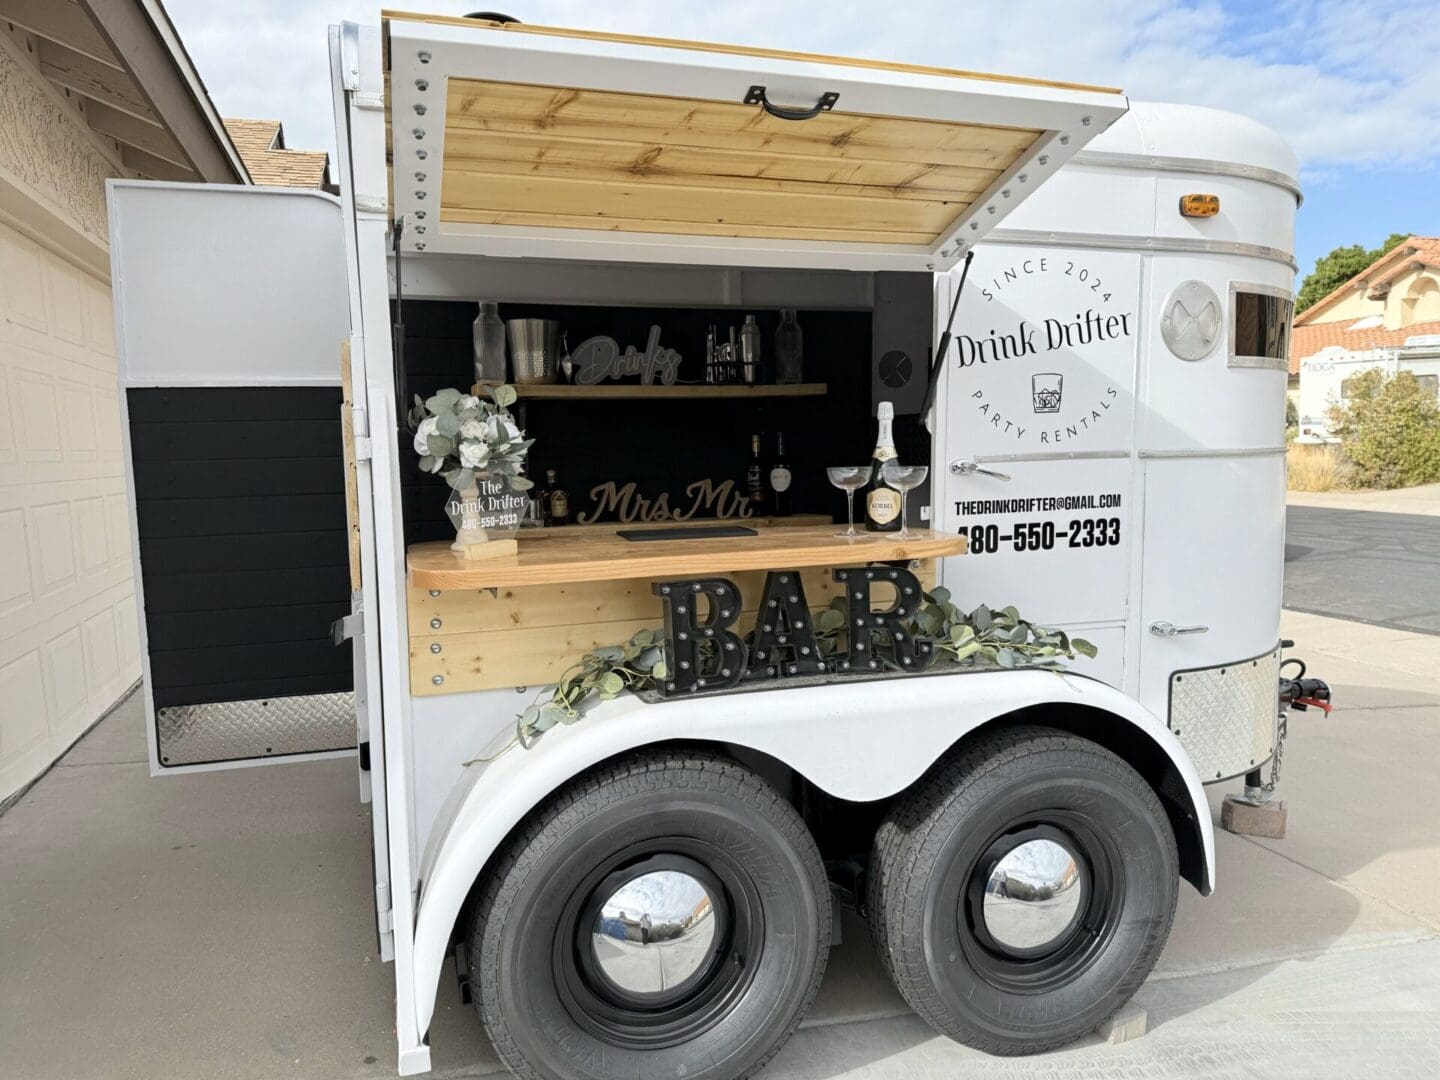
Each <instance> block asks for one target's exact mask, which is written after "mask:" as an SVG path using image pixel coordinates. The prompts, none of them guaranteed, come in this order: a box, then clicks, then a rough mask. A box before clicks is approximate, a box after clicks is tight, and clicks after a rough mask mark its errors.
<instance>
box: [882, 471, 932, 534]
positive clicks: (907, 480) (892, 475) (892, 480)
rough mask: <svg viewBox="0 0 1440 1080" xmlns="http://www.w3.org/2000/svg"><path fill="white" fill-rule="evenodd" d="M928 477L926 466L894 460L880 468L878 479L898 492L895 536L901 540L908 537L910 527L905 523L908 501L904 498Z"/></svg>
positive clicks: (928, 472)
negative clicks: (898, 515) (897, 523)
mask: <svg viewBox="0 0 1440 1080" xmlns="http://www.w3.org/2000/svg"><path fill="white" fill-rule="evenodd" d="M929 475H930V466H928V465H901V464H900V462H898V461H896V460H895V459H894V458H891V459H890V460H889V461H887V462H885V464H884V465H882V466H880V479H882V480H884V481H885V483H887V484H889V485H890V486H891V487H893V488H894V489H895V490H896V491H898V492H900V532H899V533H897V534H896V535H897V536H898V537H899V539H901V540H906V539H908V538H909V536H910V525H909V523H908V521H907V517H908V507H909V505H910V500H909V499H908V498H906V496H907V495H909V494H910V492H911V491H913V490H914V489H915V488H917V487H919V486H920V485H921V484H923V483H924V482H925V478H926V477H927V476H929Z"/></svg>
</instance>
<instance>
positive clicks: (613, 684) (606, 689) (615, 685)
mask: <svg viewBox="0 0 1440 1080" xmlns="http://www.w3.org/2000/svg"><path fill="white" fill-rule="evenodd" d="M624 689H625V680H624V679H622V678H621V677H620V676H619V675H617V674H616V673H615V672H613V671H607V672H606V673H605V674H604V675H602V676H600V692H601V693H602V694H618V693H620V691H621V690H624Z"/></svg>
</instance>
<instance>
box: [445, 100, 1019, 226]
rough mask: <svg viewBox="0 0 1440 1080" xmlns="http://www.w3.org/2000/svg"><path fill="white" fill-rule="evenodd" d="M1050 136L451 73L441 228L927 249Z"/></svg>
mask: <svg viewBox="0 0 1440 1080" xmlns="http://www.w3.org/2000/svg"><path fill="white" fill-rule="evenodd" d="M1039 134H1040V133H1039V132H1038V131H1032V130H1024V129H1016V128H1003V127H987V126H982V125H970V124H950V123H940V122H935V121H928V120H914V119H903V118H897V117H884V116H860V115H855V114H848V113H844V112H840V111H835V112H827V113H821V114H820V115H819V116H816V117H815V118H813V119H811V120H806V121H803V122H799V123H796V122H792V121H786V120H780V119H777V118H775V117H772V116H770V115H768V114H767V113H765V112H763V111H762V110H760V109H759V108H757V107H755V106H752V105H744V104H741V103H739V102H733V103H732V102H719V101H701V100H696V99H689V98H678V97H658V96H654V95H645V94H627V93H614V92H607V91H594V90H576V89H571V88H563V87H549V86H530V85H520V84H514V83H498V82H487V81H482V80H477V79H451V80H450V84H449V90H448V100H447V107H446V118H445V154H444V160H445V172H444V177H443V183H442V187H441V220H442V221H448V222H468V223H474V224H485V225H544V226H552V227H568V228H581V229H610V230H621V231H629V232H646V233H657V232H658V233H682V234H690V235H707V236H732V237H769V238H787V239H805V240H849V241H861V242H875V243H900V244H929V243H933V242H934V241H935V240H936V239H937V238H938V237H939V236H940V235H942V234H943V233H944V232H945V230H946V229H947V228H948V227H949V225H950V224H951V223H952V222H953V221H954V220H955V219H956V218H957V217H958V216H959V215H960V214H961V213H963V212H964V211H965V210H966V209H967V208H968V207H969V206H970V204H971V203H972V202H973V201H974V200H975V199H976V198H978V197H979V196H980V195H981V194H982V193H983V192H985V191H986V190H987V189H988V188H989V187H990V186H991V185H992V184H993V183H994V182H995V181H996V179H997V178H998V177H999V176H1000V174H1001V173H1002V172H1004V170H1005V169H1006V168H1008V167H1009V166H1010V165H1011V164H1012V163H1013V162H1014V161H1015V160H1016V159H1017V158H1018V157H1019V156H1020V155H1021V154H1022V153H1024V152H1025V150H1026V149H1028V148H1029V146H1030V145H1031V143H1033V142H1034V140H1035V139H1036V137H1037V136H1038V135H1039Z"/></svg>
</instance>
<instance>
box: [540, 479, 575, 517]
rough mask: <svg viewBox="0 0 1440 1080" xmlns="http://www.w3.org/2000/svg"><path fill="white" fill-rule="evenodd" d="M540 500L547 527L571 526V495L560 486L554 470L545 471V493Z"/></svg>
mask: <svg viewBox="0 0 1440 1080" xmlns="http://www.w3.org/2000/svg"><path fill="white" fill-rule="evenodd" d="M540 498H541V506H542V507H543V509H544V511H545V524H546V525H568V524H570V494H569V492H567V491H566V490H565V489H564V488H563V487H561V486H560V482H559V481H558V480H557V479H556V473H555V470H554V469H546V470H545V492H544V494H543V495H541V496H540Z"/></svg>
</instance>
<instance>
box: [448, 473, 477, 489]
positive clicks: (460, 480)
mask: <svg viewBox="0 0 1440 1080" xmlns="http://www.w3.org/2000/svg"><path fill="white" fill-rule="evenodd" d="M445 482H446V483H447V484H449V485H450V486H451V487H452V488H454V489H455V490H456V491H464V490H465V489H466V488H468V487H470V486H471V485H472V484H474V483H475V470H474V469H453V470H451V471H450V472H448V473H446V474H445Z"/></svg>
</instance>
